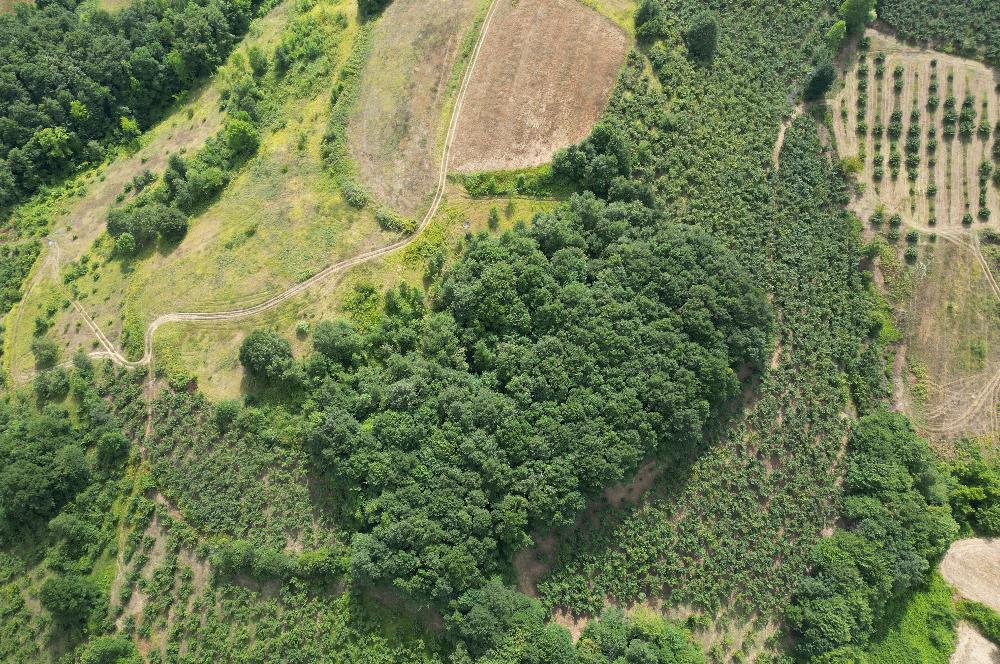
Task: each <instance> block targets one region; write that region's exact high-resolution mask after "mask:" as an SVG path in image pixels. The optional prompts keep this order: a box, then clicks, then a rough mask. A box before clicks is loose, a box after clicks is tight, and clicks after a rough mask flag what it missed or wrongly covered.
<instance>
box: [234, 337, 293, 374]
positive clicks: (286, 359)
mask: <svg viewBox="0 0 1000 664" xmlns="http://www.w3.org/2000/svg"><path fill="white" fill-rule="evenodd" d="M291 363H292V345H291V344H290V343H288V340H287V339H285V338H284V337H282V336H281V335H279V334H278V333H277V332H274V331H273V330H265V329H262V328H258V329H256V330H254V331H253V332H251V333H250V334H249V335H247V338H246V339H244V340H243V345H242V346H240V364H242V365H243V368H244V369H246V370H247V373H249V374H250V375H251V376H253V377H255V378H260V379H262V380H266V381H276V380H280V379H281V378H282V377H283V376H284V375H285V370H286V369H288V368H289V366H290V365H291Z"/></svg>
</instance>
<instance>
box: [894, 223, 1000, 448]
mask: <svg viewBox="0 0 1000 664" xmlns="http://www.w3.org/2000/svg"><path fill="white" fill-rule="evenodd" d="M923 251H924V253H923V255H922V257H921V259H920V260H919V261H918V262H917V263H916V264H915V265H914V266H913V267H912V268H911V271H912V272H911V274H912V278H913V285H912V288H911V294H910V296H909V298H908V300H907V301H905V302H904V303H903V305H902V306H901V307H900V313H899V315H898V318H899V321H900V331H901V332H902V334H903V337H904V339H905V341H906V349H905V366H906V369H905V371H906V375H905V377H906V380H903V381H901V385H900V386H901V387H903V388H904V389H905V390H906V393H905V394H898V395H897V398H898V400H899V402H900V403H901V404H905V409H906V410H907V412H908V413H909V414H910V415H911V417H913V419H914V421H915V422H916V424H917V426H918V428H919V429H920V431H921V433H923V434H925V435H927V436H928V437H930V438H931V439H933V440H936V441H942V442H943V441H953V440H956V439H958V438H962V437H964V436H985V435H996V433H997V432H998V431H1000V422H998V416H997V404H998V403H1000V318H998V316H997V307H998V306H1000V303H998V300H997V297H996V295H995V293H994V292H993V291H992V289H991V288H990V284H989V282H988V280H987V278H986V275H985V272H984V271H983V267H982V266H981V265H980V264H979V262H978V260H977V259H976V256H975V254H974V250H973V248H971V247H970V246H967V245H964V244H960V243H957V242H949V241H946V240H945V239H944V238H939V239H938V241H937V242H935V243H928V244H927V245H925V247H924V249H923Z"/></svg>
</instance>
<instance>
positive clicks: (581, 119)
mask: <svg viewBox="0 0 1000 664" xmlns="http://www.w3.org/2000/svg"><path fill="white" fill-rule="evenodd" d="M500 2H501V4H500V6H499V7H498V9H497V15H496V18H495V19H494V22H493V27H492V29H491V30H490V33H489V34H488V35H487V36H486V41H485V42H484V43H483V50H482V55H481V56H480V58H479V64H478V67H477V71H476V76H475V77H474V78H473V79H472V82H471V84H470V85H469V91H468V93H467V96H466V100H465V104H464V106H463V109H462V115H461V117H460V118H459V123H458V133H457V134H456V137H455V147H454V151H453V156H452V164H453V166H454V168H455V170H458V171H466V172H469V171H491V170H501V169H511V168H522V167H525V166H536V165H538V164H544V163H546V162H548V161H549V160H550V159H551V158H552V154H553V153H554V152H555V151H556V150H557V149H559V148H561V147H565V146H567V145H571V144H573V143H578V142H579V141H581V140H583V139H584V138H585V137H586V136H587V134H589V133H590V129H591V127H592V126H593V124H594V122H596V121H597V119H598V117H599V116H600V114H601V112H602V111H603V110H604V107H605V106H606V105H607V103H608V97H609V96H610V95H611V90H612V88H613V87H614V84H615V79H616V77H617V73H618V70H619V68H620V67H621V65H622V62H624V60H625V54H626V53H627V52H628V48H629V38H628V36H627V35H626V34H625V33H624V32H623V31H622V30H621V29H620V28H618V26H616V25H615V24H613V23H612V22H611V21H609V20H607V19H606V18H604V17H602V16H601V15H600V14H598V13H597V12H595V11H594V10H592V9H590V8H588V7H585V6H584V5H582V4H581V3H579V2H577V1H576V0H519V1H518V2H515V3H511V2H508V1H506V0H500Z"/></svg>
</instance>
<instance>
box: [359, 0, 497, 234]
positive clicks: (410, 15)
mask: <svg viewBox="0 0 1000 664" xmlns="http://www.w3.org/2000/svg"><path fill="white" fill-rule="evenodd" d="M483 7H485V5H484V2H483V0H438V1H437V2H435V7H434V11H428V7H427V3H426V2H424V1H423V0H396V2H393V3H392V4H391V5H389V7H388V9H386V10H385V13H384V14H383V15H382V17H381V18H380V19H379V22H378V26H377V27H376V30H375V38H374V43H373V44H372V49H371V53H370V55H369V58H368V63H367V64H366V66H365V69H364V72H363V74H362V84H361V93H360V96H359V98H358V101H357V104H356V106H355V109H354V112H353V114H352V116H351V119H350V121H349V122H348V127H347V137H348V143H349V145H350V152H351V155H352V157H353V158H354V161H355V164H356V166H357V169H358V175H359V177H360V179H361V182H362V183H363V184H364V185H365V187H366V188H368V190H369V191H370V192H371V193H372V194H373V195H374V196H375V198H376V199H377V200H378V201H379V202H381V203H384V204H387V205H389V206H390V207H392V208H393V209H394V210H396V211H397V212H399V213H400V214H403V215H407V216H417V212H418V210H420V209H421V208H422V207H423V206H424V205H425V204H426V203H427V200H426V199H428V197H429V196H430V195H432V194H433V192H434V185H435V184H436V181H437V174H438V169H439V166H440V151H439V150H438V135H439V133H440V132H439V130H440V128H441V126H442V124H443V123H446V122H447V120H446V119H445V120H442V118H444V117H445V116H446V113H445V110H446V105H447V102H448V97H449V95H450V93H451V92H452V91H453V89H454V87H456V86H455V85H454V83H455V81H456V80H457V78H458V77H460V76H461V72H459V73H458V76H455V69H456V68H457V66H458V65H459V64H460V63H461V62H462V61H463V60H464V56H465V55H467V54H466V53H463V50H464V49H463V46H464V45H465V42H466V41H467V40H466V36H467V35H469V34H470V31H471V30H473V29H474V27H475V26H474V23H475V19H476V15H477V11H478V10H480V9H481V8H483Z"/></svg>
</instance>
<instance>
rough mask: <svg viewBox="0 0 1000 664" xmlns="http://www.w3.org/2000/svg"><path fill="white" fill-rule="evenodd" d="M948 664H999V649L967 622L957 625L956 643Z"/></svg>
mask: <svg viewBox="0 0 1000 664" xmlns="http://www.w3.org/2000/svg"><path fill="white" fill-rule="evenodd" d="M948 662H949V664H1000V648H998V647H997V646H996V644H995V643H993V642H992V641H990V640H989V639H987V638H986V637H985V636H983V635H982V634H980V633H979V632H977V631H976V628H975V627H973V626H972V625H970V624H969V623H967V622H960V623H958V643H957V645H956V646H955V652H954V653H953V654H952V656H951V659H950V660H948Z"/></svg>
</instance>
